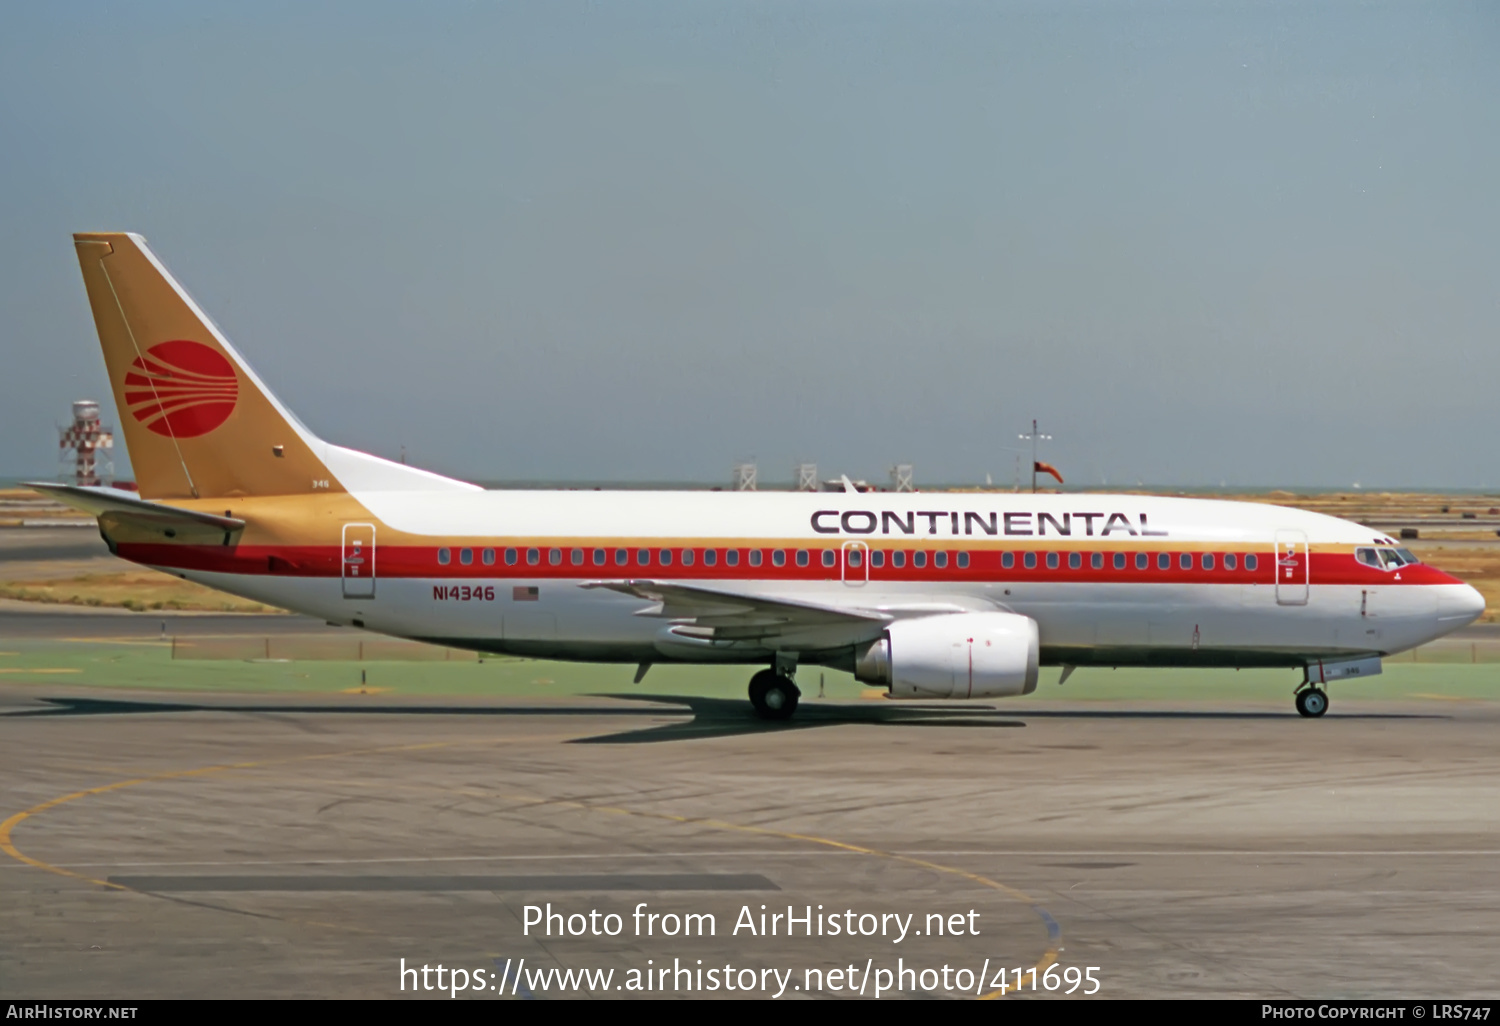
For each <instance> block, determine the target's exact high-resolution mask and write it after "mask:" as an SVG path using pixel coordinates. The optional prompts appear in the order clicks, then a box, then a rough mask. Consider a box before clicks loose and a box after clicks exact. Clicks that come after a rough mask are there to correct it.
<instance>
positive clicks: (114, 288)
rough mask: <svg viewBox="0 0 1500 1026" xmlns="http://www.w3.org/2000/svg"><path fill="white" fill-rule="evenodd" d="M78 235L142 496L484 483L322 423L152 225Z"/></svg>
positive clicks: (87, 284)
mask: <svg viewBox="0 0 1500 1026" xmlns="http://www.w3.org/2000/svg"><path fill="white" fill-rule="evenodd" d="M73 243H74V246H75V247H76V249H77V251H78V263H79V266H80V267H81V268H82V270H83V281H84V286H85V288H86V289H87V290H88V296H89V305H90V307H91V308H92V309H93V313H94V324H95V326H96V327H97V328H98V331H99V342H100V345H101V346H102V347H103V349H104V362H105V365H106V366H107V368H108V370H109V380H110V387H111V388H112V389H113V390H114V396H115V403H116V405H117V406H118V408H119V413H120V421H121V425H122V429H123V431H124V434H125V444H126V447H127V448H128V449H129V451H130V462H131V466H132V467H133V468H134V471H135V476H136V482H137V484H138V486H139V487H140V494H141V496H142V497H144V498H148V499H149V498H163V499H173V498H177V499H196V498H204V499H206V498H215V497H232V496H245V495H298V494H304V493H309V492H316V491H329V492H343V491H359V490H409V489H414V488H423V489H441V488H457V489H464V490H471V489H474V488H475V486H474V485H469V484H465V483H464V482H461V481H454V480H452V479H450V478H445V477H441V476H439V475H437V474H430V473H427V472H426V471H421V470H417V469H415V468H412V467H406V466H403V465H401V464H397V463H392V462H390V461H388V460H382V459H380V458H378V457H375V456H369V455H366V454H364V453H356V452H354V451H352V450H349V449H344V448H341V447H340V446H335V445H329V444H328V443H326V442H324V441H323V440H322V439H320V438H318V437H317V436H316V435H314V434H313V433H312V432H311V431H309V430H308V429H307V428H306V427H305V426H304V425H303V424H302V423H301V422H300V421H298V420H297V418H296V417H295V416H293V415H292V413H291V412H290V411H289V410H287V409H286V407H284V406H282V404H281V403H280V401H279V400H277V398H276V397H275V396H274V395H272V394H271V391H270V389H268V388H266V386H265V384H264V383H263V382H261V380H260V378H259V377H257V376H256V374H255V372H254V371H252V370H251V369H250V367H249V365H247V364H246V363H245V361H244V360H243V359H242V358H241V357H240V355H239V353H237V352H236V351H235V349H234V347H233V346H231V345H230V344H229V340H228V339H226V338H225V337H224V335H223V333H221V332H220V331H219V329H218V328H217V327H216V326H215V325H214V324H213V322H212V321H211V320H209V318H208V317H207V316H206V315H205V314H204V313H203V311H202V310H200V309H199V308H198V305H197V304H196V303H195V302H193V299H192V297H191V296H189V295H188V294H187V292H186V291H185V290H184V289H183V288H182V286H181V285H179V284H178V283H177V282H176V281H175V280H174V279H173V278H172V276H171V274H170V273H168V271H167V269H166V268H165V267H164V266H163V265H162V263H161V261H160V260H158V259H157V258H156V255H155V254H154V253H152V252H151V250H150V248H149V247H148V246H147V245H146V240H145V239H143V238H142V237H141V236H139V235H134V234H130V233H126V232H87V233H81V234H77V235H74V236H73Z"/></svg>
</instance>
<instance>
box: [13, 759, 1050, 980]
mask: <svg viewBox="0 0 1500 1026" xmlns="http://www.w3.org/2000/svg"><path fill="white" fill-rule="evenodd" d="M568 736H569V737H572V736H574V735H568ZM555 739H556V738H552V737H548V738H543V737H536V736H531V737H526V738H522V739H520V740H526V741H544V740H545V741H550V740H555ZM510 740H512V739H509V738H489V739H486V740H483V741H430V742H425V743H422V744H411V745H386V746H381V747H378V748H357V749H350V750H347V751H343V752H322V753H318V754H314V755H294V756H287V757H285V758H281V759H262V760H255V761H247V762H232V763H219V764H215V765H211V766H198V767H195V768H193V769H186V770H170V771H167V772H164V773H152V774H148V775H145V776H139V777H132V778H130V779H128V780H117V781H115V782H113V783H110V784H102V785H100V786H99V787H90V788H85V789H83V790H81V791H73V792H71V793H69V794H65V795H60V796H58V797H56V798H53V799H51V800H49V801H45V802H42V803H41V804H39V805H33V806H32V807H31V808H29V809H23V810H22V811H20V812H17V813H14V814H13V815H11V816H10V817H9V818H7V819H6V820H5V821H4V822H0V852H4V853H5V854H6V855H8V856H10V857H11V858H13V859H15V860H16V861H18V862H22V863H25V864H26V865H28V866H32V867H34V868H36V869H41V870H44V871H46V872H48V873H55V874H57V875H58V876H65V877H69V878H71V879H74V880H81V881H83V882H84V883H90V884H95V885H97V886H99V887H104V888H107V889H109V890H115V891H126V892H130V893H134V894H140V893H144V892H141V891H137V890H136V889H135V888H133V887H127V886H125V885H124V884H118V883H112V882H110V881H108V880H99V879H97V878H95V877H91V876H88V875H86V874H84V873H75V872H73V871H72V870H70V869H65V868H64V867H62V866H56V865H53V864H52V863H50V862H44V861H43V860H41V859H38V858H33V857H32V856H30V855H27V854H26V853H25V852H23V851H21V850H20V849H19V848H17V847H16V846H15V843H14V841H13V840H12V835H13V834H14V832H15V829H16V827H18V826H20V825H21V824H22V823H23V822H25V821H26V820H28V819H30V818H32V817H33V816H38V815H40V814H41V813H44V812H47V811H49V810H51V809H55V808H57V807H58V806H61V805H66V804H68V803H69V802H75V801H79V800H81V799H83V798H92V797H95V796H97V795H101V794H109V793H111V792H114V791H122V790H124V789H125V788H128V787H138V786H141V785H143V784H156V783H163V782H165V781H169V780H186V779H191V778H193V777H203V776H209V775H211V774H215V773H229V772H233V771H236V770H253V769H263V768H266V767H270V766H285V765H289V764H292V763H298V762H313V761H318V760H326V759H342V758H348V757H350V756H358V755H385V754H393V753H399V752H418V751H432V750H434V749H438V748H454V747H463V746H467V745H489V744H503V743H506V742H508V741H510ZM501 796H502V797H504V798H506V799H507V800H510V801H514V802H517V803H519V804H523V805H531V806H549V807H552V808H562V809H572V810H577V811H580V812H597V813H601V814H604V815H614V816H629V817H632V818H638V819H650V820H658V821H661V822H666V823H679V824H684V825H691V826H701V827H708V828H709V829H712V830H723V831H727V832H734V833H741V834H751V835H755V836H760V837H777V838H781V839H783V840H789V841H800V842H803V843H806V844H815V845H819V846H821V847H825V848H832V849H834V850H835V851H841V852H847V853H850V854H855V855H866V856H870V857H872V858H882V859H890V860H892V861H895V862H902V863H905V864H907V865H911V866H917V867H919V868H922V869H928V870H931V871H933V872H937V873H945V874H949V875H951V876H957V877H960V878H961V879H964V880H968V881H970V882H971V883H976V884H978V885H979V886H981V887H985V888H988V889H990V890H993V891H996V892H998V893H1000V894H1003V895H1004V896H1006V897H1007V898H1010V899H1011V900H1012V901H1016V902H1019V903H1021V904H1023V905H1026V906H1028V907H1030V908H1031V909H1033V910H1038V909H1039V903H1038V902H1037V901H1036V899H1034V898H1032V897H1031V896H1030V895H1029V894H1027V893H1025V892H1024V891H1020V890H1017V889H1016V888H1014V887H1011V886H1009V885H1007V884H1003V883H1000V882H999V881H998V880H992V879H990V878H989V877H987V876H983V875H981V874H979V873H973V872H970V871H969V870H967V869H961V868H959V867H957V866H948V865H944V864H942V863H940V862H933V861H932V860H930V859H925V858H920V857H918V856H915V855H901V854H897V853H895V852H889V851H882V850H881V849H879V848H868V847H865V846H863V845H858V844H850V843H848V842H846V841H839V840H835V839H833V838H829V837H819V836H817V835H816V834H803V833H797V832H795V831H789V830H776V829H774V828H772V827H760V826H750V825H747V824H744V823H732V822H730V821H728V820H723V819H714V818H710V817H702V816H677V815H673V814H671V813H667V812H648V811H644V810H640V809H628V808H624V807H622V806H615V805H597V804H594V803H591V802H585V801H578V800H574V799H566V798H561V799H559V798H543V797H538V796H536V795H523V794H507V793H503V792H502V793H501ZM1048 918H1049V919H1050V917H1048ZM304 922H306V923H307V924H308V925H314V926H324V927H329V928H332V929H344V930H354V931H357V932H362V933H368V932H370V931H366V930H360V929H359V928H357V927H350V926H341V925H339V924H335V923H326V922H322V921H317V920H305V921H304ZM1059 940H1060V934H1053V933H1052V931H1050V930H1049V941H1050V943H1049V945H1048V947H1047V950H1046V951H1045V952H1044V953H1043V954H1042V956H1041V958H1039V959H1038V960H1037V962H1036V964H1035V966H1034V967H1033V968H1032V969H1031V972H1032V973H1034V974H1036V975H1037V976H1040V975H1041V974H1042V973H1043V972H1044V971H1045V970H1046V968H1047V967H1048V966H1050V965H1051V964H1052V963H1054V962H1056V961H1057V956H1058V954H1059V952H1060V950H1061V945H1060V944H1059V943H1058V941H1059ZM1011 989H1014V990H1020V989H1021V988H1020V987H1019V985H1018V986H1016V987H1014V988H1011V987H1007V988H1004V989H998V990H992V991H990V992H988V993H986V994H984V995H982V999H983V1000H990V999H993V998H997V997H1004V996H1005V993H1006V992H1007V991H1008V990H1011Z"/></svg>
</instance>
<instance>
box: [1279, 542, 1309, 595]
mask: <svg viewBox="0 0 1500 1026" xmlns="http://www.w3.org/2000/svg"><path fill="white" fill-rule="evenodd" d="M1310 575H1311V568H1310V560H1309V559H1308V557H1307V535H1306V534H1304V533H1303V532H1301V531H1295V530H1291V529H1290V528H1283V529H1281V530H1278V531H1277V532H1276V601H1277V603H1278V604H1279V605H1283V606H1305V605H1307V592H1308V582H1309V580H1310Z"/></svg>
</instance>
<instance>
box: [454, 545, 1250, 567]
mask: <svg viewBox="0 0 1500 1026" xmlns="http://www.w3.org/2000/svg"><path fill="white" fill-rule="evenodd" d="M542 551H543V550H541V549H526V550H525V554H526V564H527V565H528V566H538V565H540V563H541V562H542ZM566 551H567V560H568V562H569V563H571V564H572V565H573V566H583V565H585V563H589V562H592V564H593V565H594V566H606V565H608V564H609V562H610V552H609V550H608V549H594V550H593V552H592V554H590V552H589V550H587V549H568V550H566ZM813 551H816V552H818V553H819V556H818V560H819V562H820V563H822V565H823V566H825V567H835V566H838V562H839V554H838V550H837V549H817V550H813ZM653 552H654V553H655V555H656V564H655V565H657V566H671V565H672V561H673V559H679V560H680V563H681V565H682V566H692V565H694V563H695V562H697V561H698V560H700V559H701V560H702V563H703V565H704V566H718V565H719V559H720V553H719V550H718V549H703V550H701V551H697V550H694V549H682V550H680V551H678V550H674V549H636V550H635V564H636V565H637V566H651V565H652V553H653ZM546 553H547V562H548V563H550V564H551V565H552V566H561V565H562V563H563V554H564V550H563V549H547V550H546ZM770 553H771V565H772V566H785V565H786V561H787V550H785V549H771V550H770ZM847 553H848V560H849V566H850V567H859V566H861V565H862V561H863V554H862V550H860V549H855V548H851V549H848V550H847ZM887 555H889V561H890V565H891V566H892V567H893V568H895V569H902V568H904V567H906V566H907V562H908V559H909V560H910V565H911V566H913V567H915V568H918V569H921V568H923V567H925V566H927V560H928V557H929V554H928V553H927V552H925V551H923V550H921V549H918V550H917V551H915V552H911V553H907V552H904V551H901V550H899V549H898V550H896V551H893V552H891V553H889V554H887V553H886V552H884V551H881V550H878V549H877V550H875V551H872V552H870V554H869V557H870V566H871V567H873V568H877V569H878V568H881V567H884V566H885V565H886V561H887ZM1020 555H1021V565H1022V566H1023V567H1024V568H1025V569H1027V570H1035V569H1036V568H1037V564H1038V561H1039V559H1045V561H1046V566H1047V569H1048V570H1057V569H1060V568H1061V567H1062V560H1063V557H1064V556H1066V557H1067V561H1068V569H1069V570H1081V569H1083V557H1084V553H1081V552H1068V553H1059V552H1046V553H1036V552H1023V553H1021V554H1020ZM952 556H953V562H954V565H955V566H957V567H958V568H959V569H960V570H963V569H967V568H968V566H969V553H967V552H955V553H952ZM1088 557H1089V566H1090V568H1091V569H1094V570H1103V569H1104V565H1105V560H1106V557H1108V558H1109V560H1110V563H1111V565H1112V566H1113V567H1114V569H1116V570H1125V569H1127V568H1128V567H1129V566H1130V562H1131V560H1130V554H1129V553H1125V552H1114V553H1104V552H1091V553H1088ZM479 558H480V561H481V562H482V563H483V564H484V565H485V566H493V565H494V562H495V550H494V549H481V550H480V553H479ZM745 558H746V561H747V562H748V563H749V565H750V566H761V565H762V563H763V561H764V559H765V553H764V551H763V550H761V549H750V550H749V551H748V552H747V553H746V556H745ZM948 558H949V553H947V552H943V551H938V552H933V553H931V559H932V565H933V566H935V567H939V568H942V567H946V566H947V565H948ZM437 559H438V562H439V563H441V564H442V565H443V566H447V565H448V564H449V563H451V562H452V561H453V553H452V551H451V550H450V549H438V553H437ZM793 559H794V561H795V562H796V565H797V566H809V565H811V563H812V559H813V557H812V555H811V552H809V550H807V549H796V550H794V553H793ZM520 560H521V550H520V549H506V550H505V565H506V566H515V565H516V564H517V563H518V562H520ZM723 560H724V565H725V566H739V565H740V550H739V549H725V550H724V552H723ZM458 561H459V563H461V564H463V565H464V566H469V565H470V564H472V563H473V562H474V550H473V549H459V550H458ZM630 562H631V550H630V549H615V550H614V565H615V566H629V565H630ZM1155 562H1156V568H1157V569H1158V570H1170V569H1172V564H1173V562H1174V556H1173V554H1172V553H1170V552H1158V553H1156V558H1155ZM1175 562H1176V564H1177V568H1178V569H1180V570H1193V569H1198V570H1214V569H1217V568H1219V567H1223V568H1224V569H1225V570H1236V569H1238V568H1239V567H1240V566H1241V564H1243V566H1244V568H1245V569H1246V570H1254V569H1255V567H1256V558H1255V556H1254V554H1253V553H1247V554H1245V555H1244V556H1243V557H1241V556H1238V555H1236V554H1235V553H1233V552H1225V553H1217V554H1216V553H1213V552H1203V553H1199V554H1197V555H1194V554H1193V553H1191V552H1180V553H1177V554H1176V556H1175ZM1134 563H1135V568H1136V569H1137V570H1149V569H1150V568H1151V563H1152V557H1151V554H1150V553H1148V552H1137V553H1135V559H1134ZM1000 565H1001V567H1003V568H1004V569H1006V570H1011V569H1014V568H1015V565H1016V553H1014V552H1003V553H1001V554H1000Z"/></svg>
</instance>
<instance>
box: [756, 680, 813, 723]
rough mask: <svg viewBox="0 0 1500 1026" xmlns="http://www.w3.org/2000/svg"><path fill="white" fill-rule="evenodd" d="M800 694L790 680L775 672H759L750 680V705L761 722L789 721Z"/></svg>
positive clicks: (795, 709) (795, 708)
mask: <svg viewBox="0 0 1500 1026" xmlns="http://www.w3.org/2000/svg"><path fill="white" fill-rule="evenodd" d="M801 697H802V692H801V691H799V690H798V688H797V685H795V684H793V683H792V679H791V678H790V677H788V676H786V675H785V674H781V673H778V672H776V671H775V670H761V671H760V672H759V673H757V674H756V675H755V676H754V677H751V678H750V704H751V705H753V706H754V707H755V713H756V715H757V716H759V717H760V718H761V719H763V720H789V719H791V718H792V713H794V712H796V711H797V699H799V698H801Z"/></svg>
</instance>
